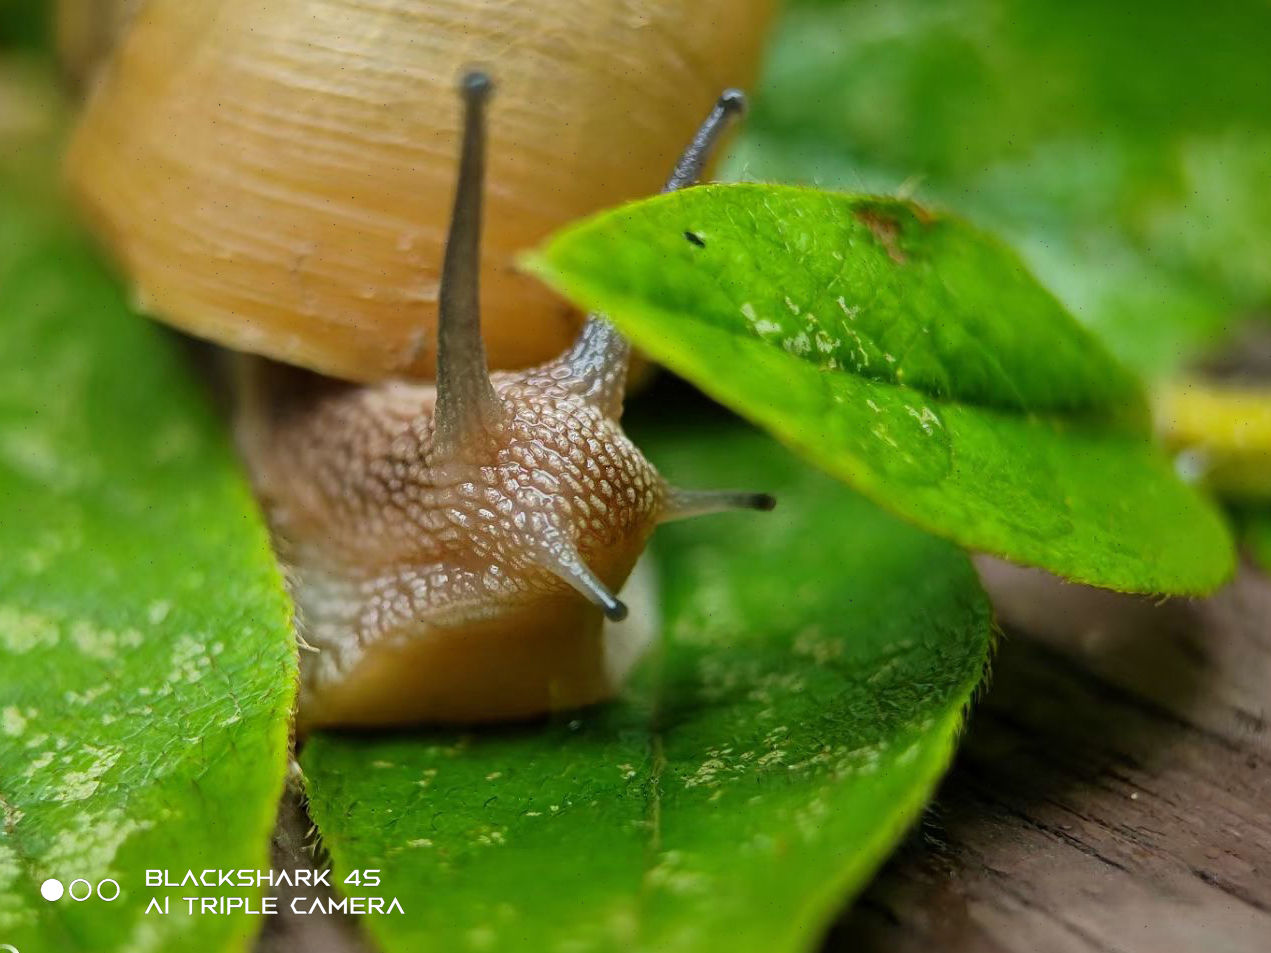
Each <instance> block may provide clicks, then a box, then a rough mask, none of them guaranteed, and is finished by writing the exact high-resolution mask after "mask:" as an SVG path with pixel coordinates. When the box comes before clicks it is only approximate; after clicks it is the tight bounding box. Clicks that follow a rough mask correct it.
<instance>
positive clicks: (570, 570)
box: [535, 535, 627, 622]
mask: <svg viewBox="0 0 1271 953" xmlns="http://www.w3.org/2000/svg"><path fill="white" fill-rule="evenodd" d="M535 561H536V562H537V563H538V564H539V565H540V566H542V567H543V568H544V569H546V570H547V571H548V572H550V573H551V574H552V575H554V576H556V577H557V578H558V579H560V580H562V581H563V582H566V583H568V584H569V585H570V586H571V587H572V588H573V589H574V590H575V591H576V592H578V593H579V594H580V595H581V596H582V597H583V598H584V599H586V600H587V601H588V602H590V603H591V604H592V605H594V606H596V607H597V608H599V609H600V610H601V611H602V612H603V613H604V614H605V618H606V619H609V620H610V621H611V622H621V621H622V620H623V619H625V618H626V617H627V607H626V604H625V603H623V602H622V601H621V600H619V599H618V597H617V596H615V595H614V594H613V592H612V591H611V590H610V589H609V587H608V586H606V585H605V584H604V582H603V581H602V580H601V579H600V577H599V576H597V575H596V574H595V573H594V572H592V570H591V568H590V567H589V566H588V565H587V563H586V562H584V561H583V557H582V555H581V554H580V553H579V552H578V549H577V547H576V546H574V544H573V543H571V542H570V541H569V540H568V539H566V538H565V537H564V536H561V535H555V536H553V537H552V538H550V539H548V540H546V541H545V544H544V546H543V547H542V549H541V550H540V551H539V552H538V553H537V558H536V560H535Z"/></svg>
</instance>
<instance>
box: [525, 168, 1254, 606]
mask: <svg viewBox="0 0 1271 953" xmlns="http://www.w3.org/2000/svg"><path fill="white" fill-rule="evenodd" d="M687 236H692V240H686V237H687ZM527 264H528V267H529V268H530V270H531V271H533V272H535V273H537V274H538V275H539V276H540V277H542V278H543V279H544V280H546V281H547V282H548V283H549V284H551V285H552V286H554V287H555V288H557V289H558V290H560V291H562V292H563V293H565V294H567V295H568V296H570V297H571V298H572V299H573V300H574V301H575V302H577V303H579V304H581V305H585V306H586V307H587V308H590V309H594V310H598V311H602V312H604V313H606V314H607V315H609V316H610V318H611V319H612V320H613V321H614V323H615V324H617V325H618V327H619V328H621V329H622V330H623V332H625V333H626V334H627V335H628V336H630V337H631V339H632V340H633V341H634V342H635V343H636V344H637V345H638V346H639V347H641V348H643V349H644V350H645V351H647V352H648V353H649V355H650V356H652V357H653V358H654V359H656V360H658V361H660V362H661V363H663V364H665V365H667V366H668V367H670V368H671V369H672V370H674V371H676V372H677V373H679V374H682V375H683V376H685V377H687V378H688V379H689V380H691V381H693V382H694V383H695V384H697V385H698V386H699V387H701V388H702V389H703V390H705V391H706V392H707V393H709V394H711V395H712V396H714V397H715V398H717V399H718V400H720V401H722V402H724V403H725V404H727V405H729V406H730V407H732V408H733V409H735V410H737V411H738V412H740V413H742V414H744V415H746V416H747V417H749V418H750V419H752V420H753V421H755V422H756V423H758V424H760V425H762V426H764V427H765V428H767V429H768V430H770V431H772V432H773V433H774V434H776V435H778V436H779V437H780V438H781V439H782V440H783V441H785V442H786V443H788V444H789V445H790V446H792V447H794V448H795V449H797V450H798V451H799V452H800V453H802V454H803V455H804V456H806V457H808V459H810V460H812V461H814V462H815V463H817V464H818V465H820V466H822V467H824V468H825V469H826V470H828V471H829V472H831V473H834V474H835V475H837V476H839V477H841V478H842V479H844V480H845V481H847V482H848V483H850V484H851V485H853V486H854V487H856V488H857V489H859V490H861V491H862V492H863V493H865V494H866V495H867V496H869V497H871V498H872V499H874V500H875V501H876V502H878V503H881V504H882V505H884V506H886V507H888V508H889V509H891V510H893V511H894V512H896V513H898V514H900V515H903V516H905V517H907V518H909V519H911V520H913V521H914V522H916V523H917V524H919V525H920V526H922V527H924V528H926V529H929V530H931V531H933V532H936V533H940V534H942V535H945V536H948V537H949V538H951V539H954V540H956V541H957V542H959V543H961V544H962V545H964V546H968V547H970V548H973V549H981V550H986V551H988V552H991V553H995V554H997V555H1000V556H1004V557H1006V558H1009V559H1013V560H1016V561H1019V562H1023V563H1028V564H1031V565H1036V566H1041V567H1043V568H1046V569H1049V570H1052V571H1054V572H1057V573H1059V574H1061V575H1064V576H1067V577H1068V578H1070V579H1074V580H1077V581H1080V582H1086V583H1091V584H1094V585H1099V586H1105V587H1109V588H1113V589H1119V590H1125V591H1134V592H1171V593H1203V592H1207V591H1209V590H1212V589H1213V588H1215V587H1216V586H1218V585H1219V584H1220V583H1221V582H1223V581H1224V580H1225V579H1226V578H1227V576H1228V575H1229V574H1230V573H1231V571H1232V566H1233V561H1234V556H1233V552H1232V543H1231V539H1230V536H1229V534H1228V532H1227V530H1226V528H1225V526H1224V524H1223V522H1222V519H1221V517H1220V516H1219V515H1218V513H1217V512H1216V511H1215V510H1214V509H1213V508H1212V506H1210V505H1209V504H1208V503H1207V502H1206V501H1205V500H1204V499H1203V498H1202V497H1200V496H1199V495H1198V494H1197V493H1196V492H1195V491H1193V490H1191V489H1190V488H1188V487H1186V486H1184V485H1183V484H1182V483H1181V482H1179V480H1178V479H1177V478H1176V477H1175V476H1174V475H1173V472H1172V470H1171V469H1170V467H1169V464H1168V462H1167V461H1166V459H1165V457H1164V456H1163V455H1162V454H1160V453H1159V452H1158V451H1156V450H1155V449H1153V448H1152V447H1151V446H1150V445H1149V444H1148V443H1147V442H1146V439H1145V438H1141V437H1140V436H1138V435H1137V434H1134V433H1133V432H1131V430H1130V428H1129V427H1128V424H1130V423H1133V422H1135V421H1137V420H1140V419H1141V417H1142V415H1143V408H1142V405H1141V398H1140V396H1139V394H1138V391H1137V387H1136V386H1135V384H1134V382H1133V379H1132V378H1131V377H1130V375H1129V374H1128V372H1126V371H1125V370H1123V369H1122V368H1121V367H1120V365H1118V364H1117V363H1116V362H1115V361H1114V360H1113V359H1112V358H1111V357H1109V356H1108V355H1107V354H1106V353H1105V352H1104V351H1103V349H1102V348H1101V347H1100V346H1099V345H1098V344H1097V342H1096V341H1095V340H1094V339H1093V338H1092V337H1091V336H1090V335H1089V334H1088V333H1087V332H1085V331H1083V330H1082V329H1081V328H1080V326H1079V325H1077V324H1076V322H1074V321H1073V320H1072V319H1071V318H1070V317H1069V316H1068V315H1067V314H1066V312H1064V311H1063V309H1062V308H1061V307H1059V306H1058V305H1057V304H1056V302H1055V301H1054V299H1053V298H1051V297H1050V296H1049V295H1048V294H1047V293H1046V292H1045V291H1044V290H1043V289H1041V288H1040V286H1038V285H1037V284H1036V282H1035V281H1033V280H1032V279H1031V278H1030V277H1029V276H1028V275H1027V273H1026V272H1025V271H1024V270H1023V268H1022V266H1021V265H1020V264H1019V263H1018V260H1017V259H1016V258H1015V257H1014V256H1013V255H1011V254H1010V253H1009V252H1008V251H1007V250H1006V249H1005V248H1004V247H1002V246H1000V245H998V244H997V243H996V242H994V241H992V240H990V239H988V238H987V237H986V236H984V235H982V234H980V233H978V232H976V231H975V230H973V229H971V228H969V227H968V226H966V225H963V224H960V223H959V222H957V221H956V220H953V219H947V218H935V217H931V216H930V215H929V214H928V213H925V212H922V211H920V210H919V209H917V208H916V207H914V206H912V205H910V204H908V203H905V202H901V201H899V200H888V199H878V198H871V197H862V196H853V195H844V194H832V193H826V192H817V191H813V190H808V189H798V188H790V187H781V186H757V185H730V186H708V187H704V188H700V189H691V190H687V191H684V192H678V193H673V194H670V195H664V196H659V197H657V198H654V199H649V200H646V201H643V202H637V203H635V204H632V205H629V206H626V207H624V208H622V209H618V210H616V211H613V212H609V213H605V214H602V215H599V216H596V217H594V218H592V219H589V220H586V221H584V222H582V223H578V224H576V225H574V226H571V227H570V228H568V229H566V230H565V231H563V232H561V233H558V234H557V235H556V236H555V237H554V238H553V239H552V240H551V241H550V242H549V244H548V245H547V247H546V248H545V249H544V250H542V251H541V252H539V253H538V254H537V255H536V257H534V258H532V259H531V260H530V261H529V262H528V263H527Z"/></svg>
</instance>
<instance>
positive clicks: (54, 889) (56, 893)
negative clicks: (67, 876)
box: [40, 877, 66, 903]
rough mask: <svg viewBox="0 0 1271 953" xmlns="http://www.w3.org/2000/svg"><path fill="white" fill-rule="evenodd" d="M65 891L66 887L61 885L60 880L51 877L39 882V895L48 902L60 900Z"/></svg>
mask: <svg viewBox="0 0 1271 953" xmlns="http://www.w3.org/2000/svg"><path fill="white" fill-rule="evenodd" d="M65 892H66V888H65V887H63V886H62V881H60V880H54V879H53V878H52V877H50V878H49V879H48V880H46V881H44V883H42V884H40V896H41V897H43V898H44V899H45V900H47V901H49V902H50V903H52V902H53V901H54V900H61V899H62V894H63V893H65Z"/></svg>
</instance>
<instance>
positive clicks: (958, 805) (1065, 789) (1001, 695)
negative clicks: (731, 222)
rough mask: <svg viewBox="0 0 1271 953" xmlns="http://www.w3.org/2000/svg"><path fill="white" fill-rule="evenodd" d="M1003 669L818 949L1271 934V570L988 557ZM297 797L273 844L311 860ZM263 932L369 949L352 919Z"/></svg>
mask: <svg viewBox="0 0 1271 953" xmlns="http://www.w3.org/2000/svg"><path fill="white" fill-rule="evenodd" d="M980 566H981V572H982V575H983V577H984V579H985V582H986V585H987V586H988V588H989V590H990V593H991V594H992V595H993V597H994V601H995V603H996V605H997V608H998V614H999V619H1000V621H1001V623H1002V625H1003V627H1004V630H1005V632H1004V635H1003V638H1002V639H1001V641H1000V643H999V646H998V652H997V657H996V660H995V662H994V666H993V677H992V682H991V684H990V686H989V688H988V690H987V691H986V692H985V693H984V696H983V697H982V698H981V699H980V702H979V704H978V705H977V706H976V709H975V711H974V713H973V715H972V718H971V722H970V724H969V727H968V731H967V735H966V737H965V739H964V743H963V746H962V748H961V750H960V752H959V755H958V758H957V760H956V762H955V766H954V769H953V771H952V773H951V774H950V776H949V778H948V779H947V780H946V782H945V784H944V785H943V787H942V789H941V791H940V794H939V796H938V797H937V799H936V802H935V803H934V804H933V805H932V807H931V808H930V809H929V810H928V812H927V815H926V816H925V818H924V820H923V823H922V824H921V825H920V826H919V828H918V830H916V831H915V832H914V833H913V835H912V836H911V837H910V838H909V840H908V841H907V842H906V843H905V844H904V845H903V846H902V847H901V849H900V850H899V851H898V853H897V855H896V857H895V858H894V859H893V860H892V862H891V863H890V864H889V865H888V866H887V867H886V868H885V869H884V871H883V873H882V874H881V876H880V877H879V878H878V879H877V881H876V882H875V883H874V885H873V886H872V887H871V888H870V889H869V890H868V891H867V892H866V894H865V896H864V897H862V898H861V900H860V901H859V902H858V903H857V904H856V905H855V907H854V908H853V909H852V910H851V911H850V912H849V913H848V914H847V915H846V916H845V917H844V919H843V920H841V921H840V922H839V923H837V924H836V925H835V927H834V928H833V930H832V931H831V933H830V936H829V937H828V939H827V942H826V944H825V949H824V951H823V953H848V951H852V953H857V951H865V953H910V951H914V953H916V951H924V953H925V951H941V953H970V951H976V953H979V951H985V953H1006V951H1010V953H1051V951H1054V953H1085V951H1116V953H1183V951H1187V953H1193V951H1195V953H1268V951H1271V729H1269V728H1268V720H1271V581H1269V580H1267V579H1266V578H1265V577H1261V576H1258V575H1257V574H1255V573H1253V572H1252V571H1249V570H1245V571H1244V572H1243V573H1242V574H1241V576H1240V578H1239V579H1238V580H1237V581H1236V583H1234V584H1233V585H1232V586H1230V587H1229V588H1228V589H1226V590H1224V591H1223V592H1222V593H1221V594H1219V595H1218V596H1217V597H1215V598H1213V599H1210V600H1206V601H1204V602H1187V601H1182V600H1176V601H1171V602H1163V603H1153V602H1151V601H1149V600H1145V599H1141V598H1131V597H1125V596H1117V595H1113V594H1111V593H1106V592H1099V591H1096V590H1091V589H1085V588H1082V587H1079V586H1071V585H1067V584H1064V583H1062V582H1059V581H1058V580H1056V579H1054V578H1053V577H1050V576H1047V575H1045V574H1043V573H1039V572H1034V571H1029V570H1021V569H1015V568H1013V567H1008V566H1005V565H1003V564H1001V563H996V562H993V561H987V560H986V561H983V562H981V564H980ZM306 823H307V822H306V821H305V819H304V818H303V815H301V814H300V813H298V811H297V809H296V807H295V805H294V803H292V804H290V805H285V806H284V810H283V817H282V821H281V822H280V826H279V833H278V835H277V838H276V862H277V863H279V865H280V866H288V867H294V866H297V865H304V864H306V863H307V862H308V857H309V855H308V854H307V853H305V848H306V845H307V844H309V843H311V842H312V832H311V831H309V830H307V829H306ZM258 953H369V951H368V950H367V949H366V947H364V946H363V945H362V944H361V943H360V942H358V941H357V939H356V933H355V930H354V929H353V927H352V924H350V923H349V922H347V921H344V920H341V919H319V918H315V917H300V918H288V917H280V918H275V919H273V920H271V922H270V924H269V928H268V930H267V932H266V934H265V935H264V936H263V937H262V940H261V944H260V946H259V948H258Z"/></svg>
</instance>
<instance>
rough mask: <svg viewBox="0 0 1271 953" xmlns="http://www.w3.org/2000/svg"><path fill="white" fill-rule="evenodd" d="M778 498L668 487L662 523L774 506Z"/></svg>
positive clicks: (659, 519)
mask: <svg viewBox="0 0 1271 953" xmlns="http://www.w3.org/2000/svg"><path fill="white" fill-rule="evenodd" d="M776 505H777V500H776V497H774V496H772V494H770V493H748V492H745V491H740V490H683V489H680V488H679V487H668V488H667V490H666V497H665V501H664V503H663V506H662V512H661V513H659V514H658V522H659V523H670V522H672V521H673V520H682V519H688V518H689V517H693V516H706V515H709V514H711V513H728V512H732V511H734V510H760V511H764V512H766V511H768V510H771V509H775V508H776Z"/></svg>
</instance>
